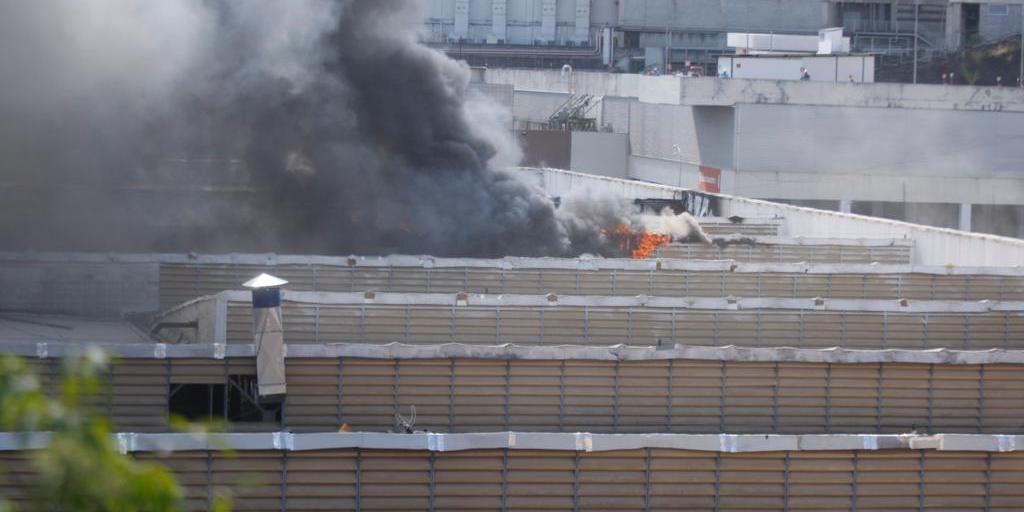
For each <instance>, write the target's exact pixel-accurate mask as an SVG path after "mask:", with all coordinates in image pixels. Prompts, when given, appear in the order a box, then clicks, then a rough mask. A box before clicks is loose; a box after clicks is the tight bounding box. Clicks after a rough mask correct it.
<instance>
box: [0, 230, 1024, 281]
mask: <svg viewBox="0 0 1024 512" xmlns="http://www.w3.org/2000/svg"><path fill="white" fill-rule="evenodd" d="M793 240H800V241H803V242H804V245H809V244H810V241H811V240H820V239H810V238H794V239H793ZM829 240H831V241H832V243H844V244H845V243H852V242H856V241H857V240H858V239H847V238H840V239H829ZM893 240H894V239H886V241H885V242H883V243H891V242H892V241H893ZM900 242H902V240H901V241H900ZM859 245H864V244H859ZM0 261H3V262H12V263H13V262H21V263H93V264H104V263H124V264H150V263H166V264H179V265H196V266H203V265H258V266H278V265H281V266H285V265H291V266H317V265H318V266H324V267H345V268H350V267H351V268H377V269H379V268H388V267H394V268H436V269H443V268H467V267H468V268H480V269H494V270H515V269H522V270H537V269H567V270H592V271H598V270H638V271H646V270H658V269H660V270H662V271H696V272H700V271H727V272H734V273H799V274H931V275H977V276H1007V277H1012V276H1024V266H1020V265H1018V266H1014V267H992V266H989V267H985V266H981V267H974V266H953V265H942V266H938V265H907V264H871V263H744V262H737V261H735V260H679V259H657V258H652V259H647V260H634V259H620V258H599V257H597V258H595V257H587V256H583V257H578V258H523V257H506V258H495V259H483V258H435V257H433V256H409V255H390V256H357V255H351V256H315V255H277V254H273V253H266V254H202V255H192V254H166V253H139V254H133V253H53V252H0Z"/></svg>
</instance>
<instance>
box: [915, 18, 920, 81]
mask: <svg viewBox="0 0 1024 512" xmlns="http://www.w3.org/2000/svg"><path fill="white" fill-rule="evenodd" d="M920 5H921V4H919V3H917V0H914V83H915V84H916V83H917V11H918V7H920Z"/></svg>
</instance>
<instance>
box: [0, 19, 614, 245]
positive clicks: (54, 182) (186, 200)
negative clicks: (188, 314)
mask: <svg viewBox="0 0 1024 512" xmlns="http://www.w3.org/2000/svg"><path fill="white" fill-rule="evenodd" d="M418 4H419V2H417V1H414V0H406V1H399V0H349V1H335V2H328V1H323V0H292V1H288V2H280V1H273V0H246V1H231V0H168V1H163V0H161V1H159V2H157V1H150V0H95V1H89V2H79V1H76V0H33V1H31V2H13V1H11V2H2V3H0V71H2V74H0V177H2V179H0V190H2V194H3V197H0V199H2V201H3V206H0V229H2V231H0V235H2V240H0V246H2V247H3V248H5V249H18V250H21V249H39V250H49V249H71V250H132V251H154V250H155V251H188V250H199V251H275V252H291V253H323V254H348V253H360V254H381V253H398V252H401V253H431V254H437V255H460V256H505V255H568V254H572V253H574V252H581V251H582V250H584V249H583V245H585V247H586V249H585V250H592V247H595V246H596V247H598V248H599V246H600V244H596V245H595V243H594V241H595V240H598V239H600V234H599V230H598V228H596V227H594V226H592V225H591V224H589V223H587V222H583V221H581V220H579V219H575V220H573V219H569V220H567V219H566V218H564V216H563V215H561V214H559V213H557V212H556V209H555V208H554V206H553V204H552V202H551V201H550V200H549V199H548V198H546V197H545V196H544V195H543V194H541V193H539V192H538V191H536V190H534V189H532V188H530V187H528V186H527V185H525V184H523V183H522V182H520V181H518V180H517V179H515V178H513V177H512V176H510V175H508V174H506V173H504V172H502V171H500V170H499V167H501V165H503V164H509V163H514V162H513V161H511V160H510V159H509V156H508V153H509V152H508V151H505V148H506V147H507V146H509V145H510V144H509V143H508V136H509V134H508V133H507V131H504V130H503V129H502V128H501V127H495V125H494V124H493V119H494V116H489V115H485V114H483V113H481V112H482V110H479V109H477V108H476V107H475V105H476V104H475V103H474V101H475V100H473V99H472V94H470V91H468V90H467V86H468V82H469V69H468V68H467V67H466V66H465V65H463V64H460V63H457V62H455V61H452V60H450V59H448V58H446V57H445V56H444V55H442V54H440V53H438V52H436V51H433V50H430V49H428V48H426V47H425V46H423V45H420V44H418V42H417V38H418V32H417V31H418V30H420V29H421V28H422V23H421V18H420V12H419V8H418ZM480 105H482V103H480ZM513 153H514V152H513ZM573 241H583V242H584V243H583V245H581V246H580V247H574V246H573Z"/></svg>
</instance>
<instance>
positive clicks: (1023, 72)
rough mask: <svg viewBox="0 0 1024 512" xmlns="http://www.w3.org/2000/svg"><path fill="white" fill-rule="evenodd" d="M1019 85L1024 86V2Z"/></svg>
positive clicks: (1023, 5)
mask: <svg viewBox="0 0 1024 512" xmlns="http://www.w3.org/2000/svg"><path fill="white" fill-rule="evenodd" d="M1017 87H1024V4H1021V5H1020V76H1018V77H1017Z"/></svg>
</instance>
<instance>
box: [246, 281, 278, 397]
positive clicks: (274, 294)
mask: <svg viewBox="0 0 1024 512" xmlns="http://www.w3.org/2000/svg"><path fill="white" fill-rule="evenodd" d="M286 284H288V281H285V280H284V279H281V278H278V277H274V276H272V275H269V274H260V275H258V276H256V277H254V278H252V279H250V280H248V281H246V282H245V284H243V285H242V286H244V287H246V288H249V289H251V290H252V327H253V344H254V345H255V347H256V382H257V385H258V389H259V391H258V393H259V401H260V402H261V403H275V402H281V401H283V400H284V395H285V393H286V391H287V387H286V385H285V376H284V328H283V327H282V324H281V287H282V286H284V285H286Z"/></svg>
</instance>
